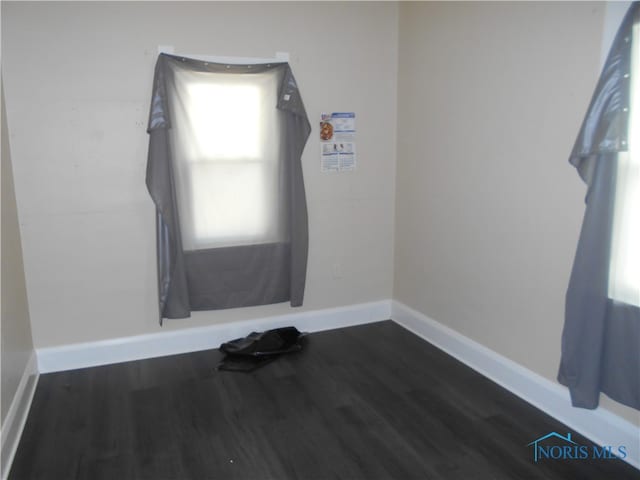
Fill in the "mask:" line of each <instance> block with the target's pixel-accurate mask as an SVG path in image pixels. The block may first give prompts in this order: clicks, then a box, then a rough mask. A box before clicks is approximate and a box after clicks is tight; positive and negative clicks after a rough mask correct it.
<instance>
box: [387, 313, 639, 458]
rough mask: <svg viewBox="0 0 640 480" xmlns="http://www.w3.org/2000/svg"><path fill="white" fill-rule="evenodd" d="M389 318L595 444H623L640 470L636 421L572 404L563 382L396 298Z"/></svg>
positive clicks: (601, 410)
mask: <svg viewBox="0 0 640 480" xmlns="http://www.w3.org/2000/svg"><path fill="white" fill-rule="evenodd" d="M391 318H392V319H393V320H394V321H395V322H396V323H398V324H399V325H402V326H403V327H405V328H406V329H408V330H410V331H411V332H413V333H415V334H416V335H418V336H420V337H422V338H424V339H425V340H427V341H428V342H429V343H431V344H433V345H435V346H436V347H438V348H440V349H441V350H443V351H445V352H446V353H448V354H449V355H451V356H453V357H455V358H457V359H458V360H460V361H461V362H463V363H464V364H466V365H468V366H469V367H471V368H473V369H474V370H476V371H477V372H479V373H481V374H482V375H484V376H485V377H487V378H489V379H491V380H493V381H494V382H495V383H497V384H499V385H501V386H502V387H504V388H506V389H507V390H509V391H510V392H512V393H514V394H515V395H517V396H519V397H520V398H522V399H523V400H525V401H527V402H528V403H530V404H532V405H533V406H535V407H537V408H538V409H540V410H542V411H543V412H545V413H547V414H548V415H551V416H552V417H554V418H555V419H557V420H559V421H560V422H562V423H564V424H566V425H567V426H569V427H570V428H572V429H573V430H575V431H577V432H579V433H581V434H582V435H584V436H585V437H587V438H589V439H590V440H592V441H593V442H594V443H596V444H598V445H614V444H615V445H625V446H626V447H627V452H628V456H627V457H626V458H625V461H626V462H628V463H629V464H631V465H633V466H634V467H635V468H638V469H640V430H639V429H638V427H636V426H635V425H633V424H632V423H630V422H628V421H626V420H624V419H622V418H620V417H619V416H617V415H614V414H613V413H611V412H609V411H607V410H604V409H601V408H599V409H596V410H585V409H582V408H574V407H572V406H571V400H570V398H569V392H568V390H567V389H566V388H564V387H563V386H561V385H560V384H558V383H555V382H552V381H551V380H548V379H546V378H544V377H542V376H540V375H538V374H537V373H534V372H532V371H531V370H528V369H527V368H524V367H523V366H522V365H519V364H517V363H515V362H513V361H512V360H509V359H508V358H506V357H503V356H502V355H500V354H498V353H496V352H494V351H493V350H490V349H488V348H486V347H484V346H483V345H481V344H479V343H477V342H475V341H473V340H471V339H470V338H468V337H465V336H464V335H462V334H460V333H458V332H456V331H454V330H452V329H450V328H448V327H446V326H444V325H442V324H440V323H438V322H436V321H435V320H433V319H431V318H429V317H427V316H426V315H424V314H422V313H420V312H417V311H416V310H413V309H411V308H409V307H407V306H406V305H404V304H402V303H400V302H397V301H393V302H392V307H391ZM531 440H533V439H523V442H524V444H526V443H527V442H528V441H531Z"/></svg>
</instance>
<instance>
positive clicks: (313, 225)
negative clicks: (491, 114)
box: [2, 2, 397, 347]
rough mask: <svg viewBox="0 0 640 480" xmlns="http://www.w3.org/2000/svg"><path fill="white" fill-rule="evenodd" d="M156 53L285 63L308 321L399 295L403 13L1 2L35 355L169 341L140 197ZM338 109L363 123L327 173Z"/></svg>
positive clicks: (194, 321)
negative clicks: (304, 210)
mask: <svg viewBox="0 0 640 480" xmlns="http://www.w3.org/2000/svg"><path fill="white" fill-rule="evenodd" d="M158 45H174V46H175V48H176V52H179V53H192V54H198V53H200V54H212V55H222V56H244V57H273V56H274V54H275V52H276V51H287V52H289V53H290V55H291V62H290V63H291V65H292V68H293V71H294V74H295V76H296V78H297V80H298V83H299V86H300V89H301V91H302V95H303V98H304V102H305V106H306V108H307V113H308V115H309V118H310V121H311V123H312V125H313V133H312V136H311V138H310V140H309V142H308V144H307V148H306V150H305V153H304V155H303V159H302V162H303V168H304V175H305V182H306V187H307V200H308V204H309V220H310V252H309V268H308V275H307V290H306V296H305V305H304V308H303V309H320V308H327V307H336V306H341V305H349V304H355V303H360V302H367V301H375V300H381V299H387V298H390V297H391V291H392V281H393V280H392V279H393V273H392V271H393V246H392V241H393V213H394V212H393V198H394V184H395V182H394V172H395V144H396V140H395V131H396V79H397V75H396V73H397V72H396V65H397V5H396V4H392V3H374V4H368V3H344V4H343V3H307V2H301V3H268V2H259V3H254V4H246V3H240V2H229V3H223V2H194V3H186V2H177V3H172V2H157V3H155V2H154V3H152V2H140V3H134V2H112V3H110V4H103V3H96V2H69V3H48V2H46V3H27V2H24V3H22V2H20V3H17V2H16V3H11V2H2V50H3V68H4V75H5V82H6V86H5V89H6V94H7V112H8V116H9V120H10V121H11V126H12V131H13V135H12V137H11V142H12V149H13V156H14V159H15V177H16V191H17V198H18V209H19V212H20V216H21V220H22V221H23V230H22V232H23V243H24V255H25V266H26V274H27V286H28V290H29V299H30V309H31V320H32V324H33V337H34V342H35V344H36V346H37V347H45V346H54V345H63V344H69V343H74V342H82V341H94V340H100V339H106V338H113V337H122V336H128V335H135V334H143V333H150V332H156V331H159V330H160V327H159V326H158V318H157V306H156V270H155V237H154V229H155V222H154V208H153V204H152V202H151V200H150V198H149V195H148V194H147V191H146V187H145V184H144V177H145V163H146V154H147V141H148V139H147V134H146V131H145V129H146V121H147V112H148V107H149V98H150V92H151V81H152V77H153V67H154V63H155V59H156V54H157V47H158ZM332 111H354V112H356V115H357V128H358V138H357V141H358V143H357V147H358V162H359V164H358V170H357V171H356V172H355V173H345V174H341V175H328V174H322V173H320V165H319V140H318V129H317V124H318V121H319V115H320V113H321V112H332ZM336 264H339V268H338V269H337V270H341V271H342V277H341V278H335V277H334V265H336ZM291 311H293V310H292V309H291V308H290V307H289V306H288V305H284V304H281V305H272V306H267V307H257V308H249V309H234V310H226V311H217V312H197V313H194V315H193V317H192V318H191V319H189V320H178V321H169V322H166V326H165V327H164V330H168V329H174V328H183V327H192V326H196V325H207V324H212V323H216V322H223V321H227V320H235V319H246V318H253V317H259V316H266V315H273V314H278V313H286V312H291ZM295 311H300V310H295Z"/></svg>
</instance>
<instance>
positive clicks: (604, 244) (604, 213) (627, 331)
mask: <svg viewBox="0 0 640 480" xmlns="http://www.w3.org/2000/svg"><path fill="white" fill-rule="evenodd" d="M638 11H639V5H638V4H637V3H634V4H633V5H632V6H631V7H630V9H629V11H628V13H627V15H626V16H625V18H624V20H623V22H622V25H621V27H620V29H619V31H618V34H617V35H616V38H615V40H614V43H613V46H612V48H611V51H610V52H609V56H608V58H607V61H606V63H605V65H604V68H603V71H602V74H601V76H600V79H599V82H598V84H597V87H596V90H595V93H594V95H593V97H592V100H591V104H590V106H589V109H588V111H587V115H586V117H585V119H584V122H583V124H582V128H581V130H580V133H579V135H578V138H577V141H576V143H575V146H574V148H573V151H572V153H571V157H570V162H571V164H572V165H573V166H575V167H576V169H577V171H578V173H579V175H580V177H581V178H582V179H583V180H584V181H585V183H586V184H587V196H586V200H585V203H586V209H585V216H584V220H583V225H582V231H581V233H580V239H579V241H578V247H577V251H576V256H575V260H574V264H573V270H572V273H571V278H570V282H569V287H568V290H567V295H566V310H565V324H564V330H563V334H562V358H561V362H560V369H559V374H558V380H559V381H560V383H562V384H564V385H566V386H567V387H569V391H570V393H571V401H572V404H573V405H574V406H576V407H582V408H590V409H593V408H596V407H597V406H598V402H599V397H600V393H601V392H602V393H605V394H606V395H607V396H609V397H610V398H612V399H614V400H616V401H618V402H620V403H623V404H625V405H628V406H630V407H633V408H637V409H640V309H639V308H638V307H637V306H634V305H630V304H628V303H624V302H619V301H616V300H613V299H611V298H609V291H608V286H609V264H610V256H611V240H612V227H613V216H614V203H615V202H614V201H615V193H616V168H617V164H618V158H619V156H621V155H624V154H625V153H624V152H626V151H627V150H628V137H627V135H628V125H629V116H630V85H631V81H630V79H631V48H632V40H633V24H634V21H637V18H638Z"/></svg>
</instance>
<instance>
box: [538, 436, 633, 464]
mask: <svg viewBox="0 0 640 480" xmlns="http://www.w3.org/2000/svg"><path fill="white" fill-rule="evenodd" d="M527 447H533V461H534V462H535V463H538V460H546V459H549V460H587V459H604V460H614V459H618V458H626V457H627V447H625V446H624V445H618V446H616V447H614V446H612V445H603V446H597V445H580V444H578V443H576V442H574V441H573V440H572V439H571V433H567V435H566V436H562V435H560V434H559V433H556V432H551V433H547V434H546V435H544V436H542V437H540V438H538V439H536V440H534V441H533V442H531V443H529V444H528V445H527Z"/></svg>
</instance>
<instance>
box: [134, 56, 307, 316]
mask: <svg viewBox="0 0 640 480" xmlns="http://www.w3.org/2000/svg"><path fill="white" fill-rule="evenodd" d="M147 131H148V133H149V154H148V162H147V175H146V183H147V188H148V190H149V193H150V195H151V198H152V199H153V201H154V203H155V205H156V212H157V214H156V224H157V229H156V234H157V262H158V303H159V312H160V323H161V324H162V319H163V318H185V317H188V316H190V312H191V311H195V310H213V309H223V308H234V307H244V306H252V305H264V304H269V303H279V302H286V301H289V302H290V303H291V306H300V305H302V301H303V297H304V290H305V279H306V268H307V252H308V225H307V206H306V199H305V188H304V183H303V175H302V165H301V161H300V157H301V155H302V151H303V149H304V146H305V144H306V141H307V138H308V136H309V134H310V131H311V126H310V124H309V121H308V119H307V115H306V112H305V109H304V106H303V103H302V98H301V96H300V91H299V89H298V87H297V84H296V81H295V79H294V77H293V74H292V72H291V69H290V67H289V65H288V64H287V63H273V64H261V65H225V64H216V63H210V62H204V61H199V60H194V59H188V58H183V57H178V56H173V55H167V54H161V55H160V56H159V57H158V61H157V63H156V68H155V77H154V81H153V94H152V98H151V109H150V115H149V125H148V130H147Z"/></svg>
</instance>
